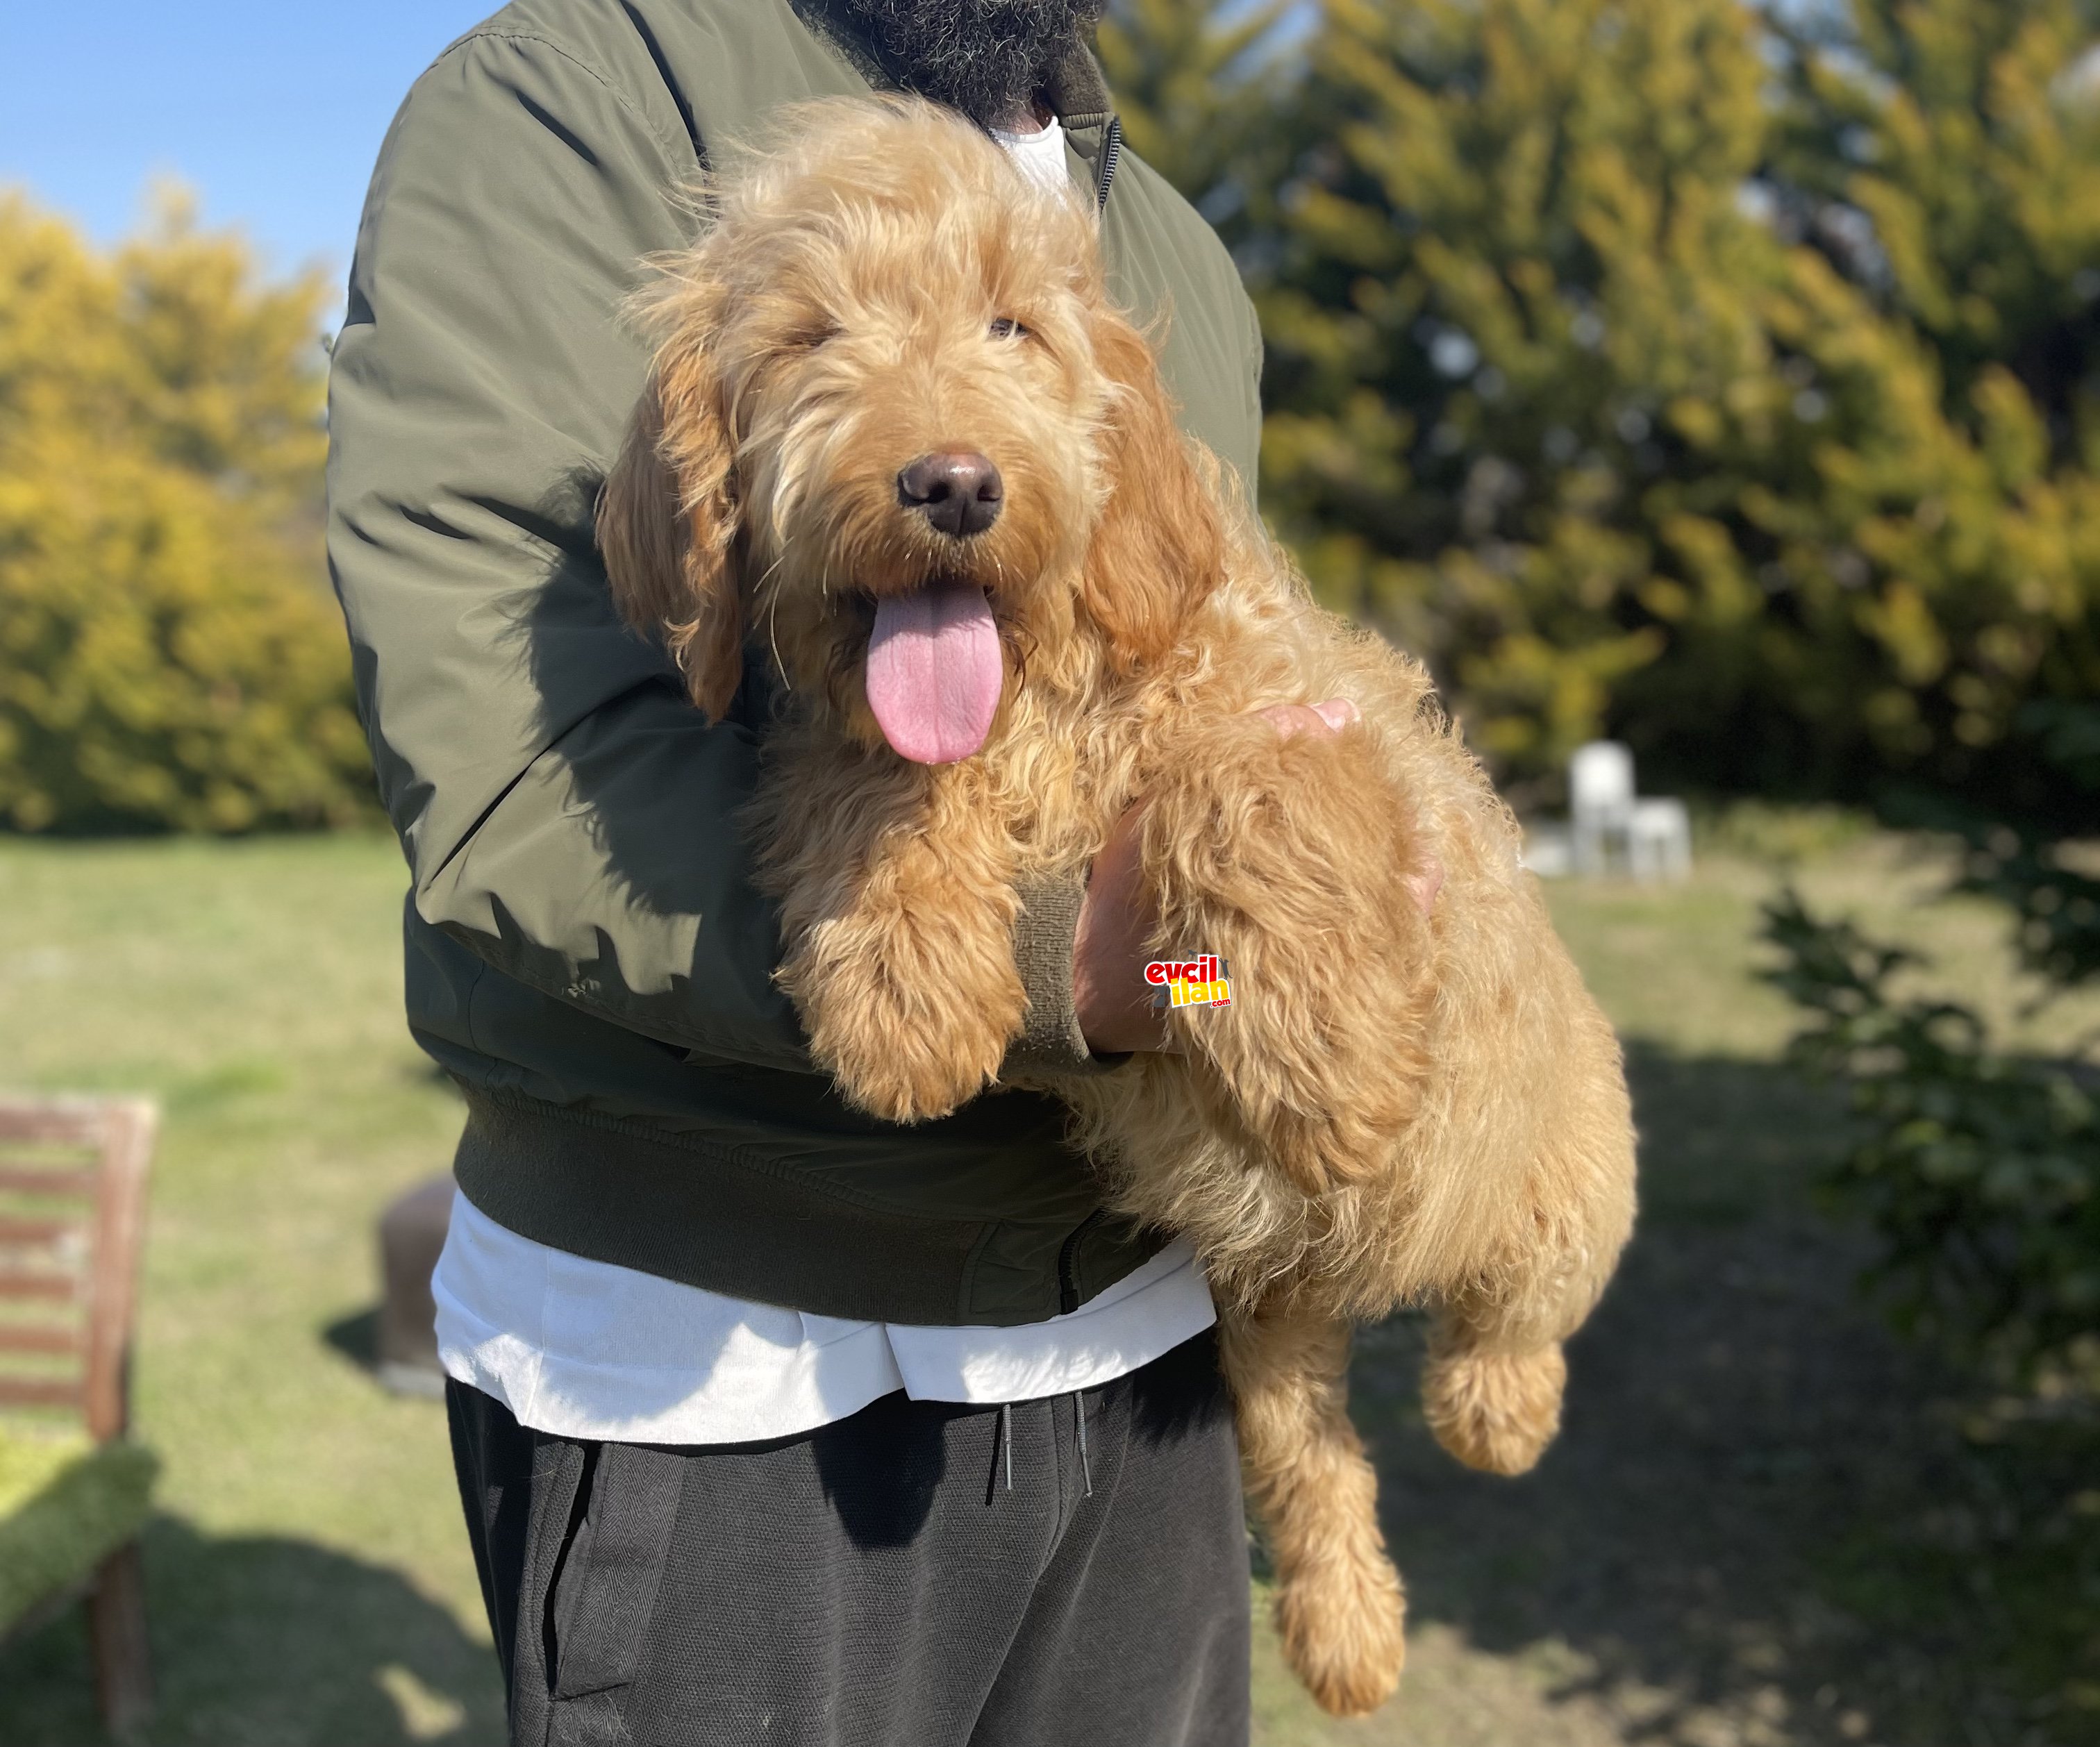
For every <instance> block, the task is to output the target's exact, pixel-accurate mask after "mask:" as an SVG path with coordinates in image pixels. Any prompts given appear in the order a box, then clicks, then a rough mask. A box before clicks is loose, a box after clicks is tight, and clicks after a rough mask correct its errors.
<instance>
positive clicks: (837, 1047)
mask: <svg viewBox="0 0 2100 1747" xmlns="http://www.w3.org/2000/svg"><path fill="white" fill-rule="evenodd" d="M919 1023H920V1029H919V1030H917V1031H916V1032H915V1033H911V1034H907V1033H904V1032H903V1031H902V1030H891V1029H890V1028H889V1023H888V1021H885V1020H881V1019H871V1017H869V1016H868V1015H867V1013H865V1012H862V1013H861V1014H859V1015H857V1016H855V1017H854V1018H853V1019H851V1020H846V1019H844V1018H840V1019H839V1020H837V1021H835V1022H834V1023H832V1024H830V1025H826V1026H817V1027H815V1028H814V1029H813V1030H812V1032H811V1035H810V1049H811V1052H812V1053H814V1055H815V1057H817V1059H818V1061H820V1062H822V1063H823V1065H825V1066H827V1068H829V1069H830V1070H831V1073H832V1079H833V1080H834V1082H836V1084H837V1086H838V1088H839V1092H840V1096H842V1097H844V1098H845V1101H847V1102H848V1103H849V1104H850V1105H854V1107H855V1108H856V1109H858V1110H865V1111H867V1114H869V1115H871V1116H876V1117H880V1118H881V1119H882V1120H883V1121H885V1122H889V1123H923V1122H931V1121H932V1120H933V1118H936V1117H938V1116H946V1115H949V1114H951V1113H952V1112H954V1111H955V1110H957V1109H959V1108H960V1106H962V1105H964V1104H967V1103H968V1102H969V1101H970V1100H971V1099H973V1098H974V1097H975V1096H977V1094H978V1093H979V1092H982V1091H983V1090H984V1089H985V1087H987V1086H988V1085H990V1083H991V1080H992V1077H993V1075H994V1074H996V1073H997V1072H998V1070H999V1062H1000V1061H1001V1060H1002V1059H1003V1058H1004V1056H1005V1054H1006V1045H1007V1039H1006V1037H1005V1036H1004V1035H1001V1034H999V1033H997V1032H995V1030H993V1028H992V1027H991V1026H988V1025H985V1024H982V1023H977V1024H970V1023H967V1022H964V1023H954V1024H947V1025H932V1024H928V1023H926V1021H925V1019H924V1016H920V1021H919Z"/></svg>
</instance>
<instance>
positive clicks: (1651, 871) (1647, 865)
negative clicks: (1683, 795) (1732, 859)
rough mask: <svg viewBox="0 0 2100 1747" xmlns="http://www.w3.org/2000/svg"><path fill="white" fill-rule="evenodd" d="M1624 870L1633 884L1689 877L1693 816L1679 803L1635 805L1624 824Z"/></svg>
mask: <svg viewBox="0 0 2100 1747" xmlns="http://www.w3.org/2000/svg"><path fill="white" fill-rule="evenodd" d="M1626 868H1627V871H1629V872H1630V873H1631V874H1632V875H1633V876H1634V878H1635V879H1636V880H1688V879H1690V878H1691V877H1692V816H1691V815H1690V814H1688V813H1687V812H1686V811H1685V810H1684V803H1683V801H1670V800H1666V799H1657V800H1651V801H1635V803H1634V810H1633V816H1632V817H1631V818H1630V819H1629V820H1628V821H1627V823H1626Z"/></svg>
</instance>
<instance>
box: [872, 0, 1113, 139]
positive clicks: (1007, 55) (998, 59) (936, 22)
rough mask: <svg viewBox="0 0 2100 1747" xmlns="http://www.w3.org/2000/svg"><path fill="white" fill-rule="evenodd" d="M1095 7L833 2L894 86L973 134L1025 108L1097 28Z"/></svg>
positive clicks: (1086, 3) (961, 0)
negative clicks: (956, 114)
mask: <svg viewBox="0 0 2100 1747" xmlns="http://www.w3.org/2000/svg"><path fill="white" fill-rule="evenodd" d="M1102 5H1103V0H834V6H835V8H836V11H838V12H840V13H841V14H843V15H845V18H846V19H847V20H849V21H850V22H851V24H852V25H853V27H854V34H855V35H856V36H857V37H859V39H860V42H861V45H862V47H864V48H865V49H866V50H867V52H868V53H869V54H870V55H871V56H873V57H874V60H875V62H876V65H877V66H879V67H880V68H881V69H882V71H883V73H885V75H886V76H887V77H889V78H890V79H892V80H893V81H894V82H896V83H897V84H898V85H900V86H903V87H904V89H905V90H909V91H916V92H917V93H918V94H919V95H920V96H921V97H930V98H932V99H933V101H934V102H936V103H941V104H946V105H947V106H948V107H949V108H951V109H960V111H961V112H963V113H964V115H966V116H968V117H969V118H970V119H971V120H972V121H975V122H976V123H977V125H978V126H981V127H995V126H1003V125H1004V124H1006V123H1008V122H1010V121H1012V120H1013V119H1014V118H1015V117H1016V116H1017V115H1018V114H1020V113H1021V112H1022V111H1024V110H1026V109H1027V108H1028V107H1029V106H1030V104H1031V103H1032V102H1033V101H1034V99H1035V94H1036V93H1037V92H1038V91H1039V90H1042V89H1043V86H1045V85H1046V84H1047V83H1048V81H1049V77H1050V74H1051V72H1052V69H1053V68H1055V67H1057V64H1059V63H1060V62H1061V61H1062V60H1064V58H1065V55H1066V54H1068V53H1069V52H1070V50H1071V48H1072V46H1073V45H1074V43H1075V42H1084V41H1085V40H1087V37H1090V36H1091V35H1092V32H1093V28H1094V26H1095V24H1097V23H1098V22H1099V21H1100V19H1101V9H1102Z"/></svg>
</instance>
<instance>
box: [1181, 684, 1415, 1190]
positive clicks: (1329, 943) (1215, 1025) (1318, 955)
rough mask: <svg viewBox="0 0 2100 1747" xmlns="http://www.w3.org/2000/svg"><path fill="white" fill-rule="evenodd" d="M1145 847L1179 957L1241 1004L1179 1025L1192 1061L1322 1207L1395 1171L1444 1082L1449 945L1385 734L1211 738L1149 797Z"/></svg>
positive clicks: (1251, 730)
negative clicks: (1432, 1078) (1356, 1184)
mask: <svg viewBox="0 0 2100 1747" xmlns="http://www.w3.org/2000/svg"><path fill="white" fill-rule="evenodd" d="M1413 837H1414V831H1413V823H1412V821H1411V820H1410V818H1409V817H1408V816H1407V814H1406V810H1405V808H1404V806H1403V805H1402V804H1401V801H1400V799H1399V797H1397V796H1395V795H1394V794H1393V792H1392V788H1391V786H1390V784H1389V783H1387V781H1386V780H1385V779H1384V778H1383V774H1382V773H1381V770H1380V768H1379V761H1378V758H1377V757H1376V754H1375V748H1374V745H1373V743H1372V741H1371V739H1370V730H1369V729H1367V728H1365V727H1363V726H1355V727H1351V728H1349V729H1347V730H1344V731H1343V733H1342V734H1340V735H1338V736H1336V737H1335V738H1334V739H1324V738H1316V737H1313V736H1311V735H1299V736H1298V737H1296V738H1295V739H1289V740H1286V739H1282V738H1281V737H1280V736H1279V735H1277V732H1276V731H1275V730H1274V729H1273V727H1272V726H1270V725H1269V724H1268V722H1266V721H1262V720H1260V719H1259V718H1257V717H1237V718H1229V719H1226V720H1224V721H1220V722H1217V723H1215V724H1212V725H1210V726H1207V727H1206V728H1205V729H1203V730H1199V731H1198V732H1196V733H1194V734H1193V735H1189V737H1188V739H1187V740H1186V741H1185V742H1182V743H1177V744H1176V746H1175V747H1174V748H1173V763H1172V765H1171V768H1170V769H1168V770H1164V771H1162V773H1160V774H1159V775H1158V776H1157V777H1156V778H1155V779H1154V780H1153V782H1152V783H1151V784H1150V785H1149V787H1148V792H1147V801H1146V811H1145V872H1146V876H1147V878H1148V879H1149V880H1150V882H1151V883H1152V885H1153V888H1154V891H1155V893H1157V894H1158V901H1159V908H1160V918H1161V930H1160V935H1159V940H1160V942H1161V946H1162V952H1163V954H1164V955H1165V956H1167V957H1168V958H1170V959H1173V960H1184V959H1188V958H1191V957H1193V956H1194V955H1198V954H1204V953H1209V954H1215V955H1217V956H1218V957H1219V958H1220V959H1222V960H1225V961H1226V964H1227V966H1228V968H1229V973H1230V982H1231V986H1232V1004H1231V1005H1230V1006H1229V1007H1224V1008H1186V1009H1181V1010H1178V1011H1177V1012H1176V1013H1175V1014H1174V1021H1175V1024H1176V1030H1177V1033H1178V1035H1179V1039H1180V1042H1181V1043H1182V1045H1183V1047H1184V1048H1185V1049H1186V1050H1187V1052H1188V1053H1189V1056H1190V1057H1191V1058H1192V1060H1193V1061H1196V1062H1198V1063H1200V1064H1203V1065H1207V1067H1208V1068H1209V1069H1210V1070H1211V1071H1212V1072H1213V1073H1214V1074H1215V1077H1216V1079H1218V1080H1219V1081H1220V1083H1221V1084H1220V1091H1221V1092H1222V1093H1223V1095H1224V1100H1225V1102H1226V1104H1227V1105H1228V1106H1229V1108H1231V1109H1232V1110H1233V1112H1234V1113H1235V1114H1236V1116H1237V1119H1238V1120H1239V1121H1240V1122H1241V1123H1244V1124H1245V1126H1246V1128H1247V1130H1248V1131H1249V1132H1250V1133H1251V1135H1252V1136H1253V1137H1254V1139H1255V1140H1256V1141H1257V1142H1258V1143H1259V1145H1260V1147H1261V1149H1263V1150H1264V1151H1265V1152H1266V1153H1267V1154H1268V1155H1269V1156H1270V1157H1272V1158H1274V1159H1275V1160H1276V1161H1277V1163H1279V1164H1280V1165H1281V1166H1282V1167H1283V1168H1284V1170H1286V1171H1287V1172H1289V1173H1290V1176H1291V1178H1292V1180H1294V1181H1295V1183H1296V1184H1297V1185H1299V1188H1301V1189H1304V1190H1305V1191H1306V1192H1307V1193H1314V1194H1317V1193H1322V1192H1324V1191H1325V1190H1326V1189H1330V1188H1333V1187H1335V1185H1339V1184H1342V1183H1346V1182H1349V1181H1352V1180H1355V1179H1357V1178H1358V1177H1360V1176H1362V1175H1364V1174H1365V1173H1366V1172H1369V1171H1373V1170H1375V1169H1377V1168H1379V1167H1380V1166H1381V1165H1383V1163H1384V1162H1386V1161H1387V1159H1388V1158H1390V1156H1391V1153H1392V1146H1393V1144H1394V1142H1395V1140H1396V1139H1397V1137H1398V1136H1400V1134H1401V1132H1402V1131H1403V1130H1405V1127H1406V1126H1407V1124H1408V1123H1409V1121H1410V1118H1412V1116H1413V1115H1414V1111H1415V1109H1416V1106H1417V1103H1418V1098H1419V1096H1420V1090H1421V1086H1422V1083H1423V1079H1424V1078H1425V1076H1426V1074H1427V1067H1428V1052H1427V1012H1428V1006H1429V999H1430V996H1431V994H1432V977H1431V975H1430V968H1431V956H1432V951H1433V944H1432V937H1431V933H1430V927H1429V923H1428V921H1427V918H1425V917H1424V915H1423V913H1422V909H1421V907H1420V905H1419V903H1418V901H1417V898H1416V897H1415V894H1414V891H1413V890H1411V889H1410V885H1409V881H1410V876H1415V875H1418V874H1419V873H1420V872H1421V871H1422V869H1423V866H1424V865H1425V864H1426V863H1425V858H1424V856H1423V853H1422V850H1421V849H1420V846H1419V845H1417V844H1416V843H1415V842H1414V840H1413Z"/></svg>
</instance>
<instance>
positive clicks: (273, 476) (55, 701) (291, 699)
mask: <svg viewBox="0 0 2100 1747" xmlns="http://www.w3.org/2000/svg"><path fill="white" fill-rule="evenodd" d="M254 280H255V275H254V268H253V264H252V262H250V260H249V257H248V255H247V254H246V252H245V250H244V249H242V247H241V246H240V245H239V244H238V243H237V242H236V240H232V239H231V238H227V237H215V236H201V235H199V234H198V233H196V232H195V231H194V230H193V229H192V227H191V226H190V223H189V221H188V215H187V213H186V211H185V210H183V208H182V207H181V206H180V205H170V207H169V209H168V210H167V211H166V212H165V214H164V217H163V220H162V223H161V226H160V227H159V228H158V230H157V232H155V233H154V234H153V235H152V236H149V237H148V238H147V239H146V240H142V241H139V242H136V243H134V244H131V245H128V246H126V247H125V248H123V249H120V250H118V251H117V253H116V254H114V255H113V257H108V258H105V257H100V256H98V255H96V254H95V253H94V252H93V251H92V250H91V249H89V248H88V247H87V246H86V245H85V244H84V243H83V242H82V240H81V239H80V238H79V237H78V236H76V235H75V234H74V233H73V232H71V231H70V230H69V229H68V228H67V227H64V225H62V224H60V223H59V222H58V221H56V220H55V219H52V218H48V217H45V216H42V215H40V214H37V213H36V212H34V211H33V210H32V209H31V208H30V207H29V205H27V204H26V203H25V202H24V201H22V200H20V199H19V198H15V197H5V196H0V823H5V824H7V825H11V826H12V827H14V828H15V829H18V830H24V831H50V830H56V831H82V830H89V831H95V830H113V829H114V830H138V829H156V828H159V829H175V830H183V831H211V832H238V831H247V830H251V829H254V828H257V827H266V826H286V825H321V824H331V823H339V822H343V821H346V820H348V819H351V818H355V817H357V816H359V815H360V814H363V813H364V812H366V811H368V810H370V808H371V806H372V802H371V800H370V795H371V780H370V775H369V765H368V759H367V755H366V751H365V745H364V736H363V735H362V733H361V731H360V729H359V727H358V725H357V721H356V717H355V706H354V704H353V701H352V697H351V686H350V664H349V656H348V651H347V649H346V644H345V640H344V637H343V635H342V624H341V621H340V619H339V617H338V616H337V612H336V610H335V607H334V604H333V602H332V601H331V600H330V599H329V596H328V594H327V593H326V592H325V588H324V584H323V582H322V580H321V578H322V565H321V561H320V538H319V527H320V518H319V503H320V476H321V466H322V461H323V458H324V452H325V448H326V441H325V437H324V434H323V430H322V427H321V408H322V400H323V395H324V382H323V370H322V364H323V360H322V357H321V355H320V347H319V345H318V330H317V328H316V324H315V317H316V315H317V311H318V309H319V306H320V295H321V293H320V287H319V286H318V285H316V284H315V283H314V282H313V281H311V280H305V281H301V282H299V283H297V284H294V285H289V286H284V287H278V288H270V287H262V288H258V286H257V285H255V283H254Z"/></svg>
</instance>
